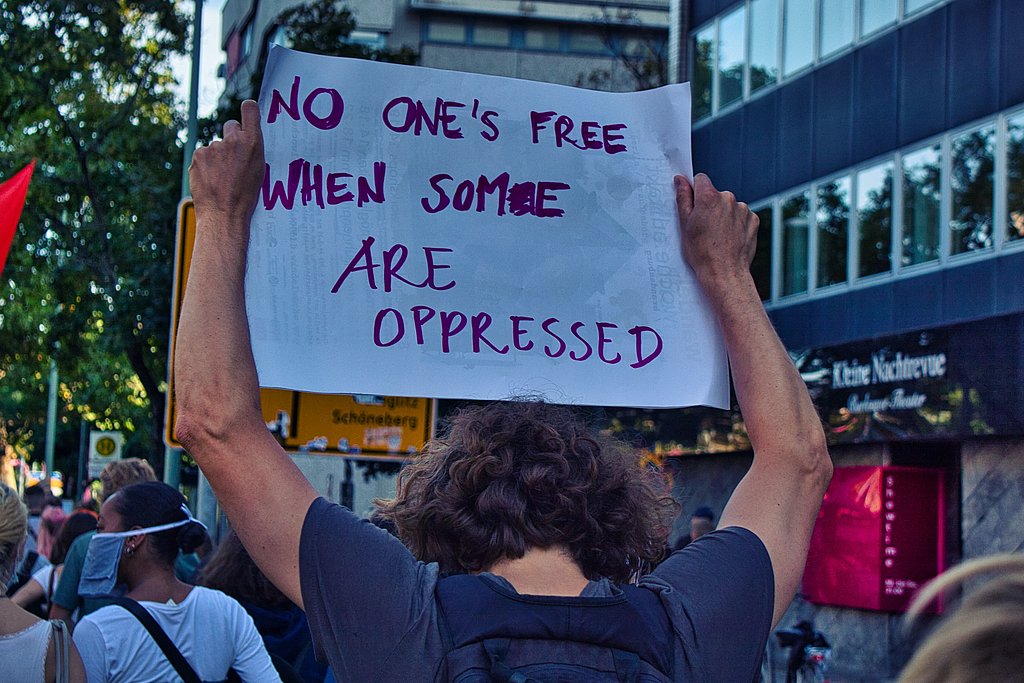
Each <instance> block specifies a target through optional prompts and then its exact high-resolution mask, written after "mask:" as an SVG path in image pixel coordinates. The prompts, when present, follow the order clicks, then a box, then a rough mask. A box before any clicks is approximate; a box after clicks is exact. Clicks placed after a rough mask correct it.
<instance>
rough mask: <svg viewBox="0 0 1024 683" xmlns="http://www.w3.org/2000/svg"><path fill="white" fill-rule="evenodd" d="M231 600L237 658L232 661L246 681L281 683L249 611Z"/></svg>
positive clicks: (250, 682) (233, 666)
mask: <svg viewBox="0 0 1024 683" xmlns="http://www.w3.org/2000/svg"><path fill="white" fill-rule="evenodd" d="M228 599H229V600H231V607H230V609H231V612H232V621H233V622H234V632H235V635H234V642H235V659H234V661H233V662H232V663H231V668H233V669H234V670H235V671H236V672H238V675H239V676H241V678H242V680H243V681H246V683H281V676H280V675H279V674H278V673H277V669H275V668H274V664H273V662H271V661H270V654H269V653H268V652H267V648H266V646H265V645H264V644H263V638H261V637H260V634H259V632H258V631H257V630H256V625H255V624H254V623H253V620H252V617H251V616H249V613H248V612H246V611H245V609H244V608H243V607H242V606H241V605H240V604H238V603H237V602H236V601H234V600H232V599H230V598H228Z"/></svg>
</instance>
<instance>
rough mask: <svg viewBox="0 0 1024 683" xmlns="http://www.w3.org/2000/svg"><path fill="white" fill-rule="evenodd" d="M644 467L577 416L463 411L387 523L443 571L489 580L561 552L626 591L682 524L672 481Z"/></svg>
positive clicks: (411, 476)
mask: <svg viewBox="0 0 1024 683" xmlns="http://www.w3.org/2000/svg"><path fill="white" fill-rule="evenodd" d="M639 456H640V453H639V452H638V451H637V450H636V449H634V448H632V447H631V446H629V445H628V444H625V443H623V442H621V441H618V440H614V439H611V438H609V437H604V436H601V435H598V434H596V433H595V432H594V431H593V430H590V429H588V428H587V426H586V424H585V423H584V422H583V421H582V420H581V419H580V417H578V416H577V414H576V413H575V412H574V411H573V410H571V409H569V408H567V407H563V406H555V405H551V404H547V403H543V402H537V401H528V402H503V403H492V404H489V405H486V406H482V407H473V408H465V409H462V410H460V411H459V412H457V413H456V414H454V415H453V416H452V417H451V418H450V419H449V423H448V428H447V433H446V434H445V435H444V436H442V437H439V438H437V439H435V440H433V441H432V442H431V443H429V444H428V445H427V447H426V450H425V451H424V452H423V454H422V455H421V456H420V457H419V458H417V459H416V460H414V461H413V462H412V463H411V464H410V465H408V466H406V467H405V468H404V469H403V470H402V472H401V474H400V476H399V484H398V493H397V495H396V497H395V498H394V499H393V500H379V501H377V505H378V508H379V509H378V515H379V516H380V517H382V518H383V519H385V520H390V521H391V522H393V523H394V525H395V527H396V528H397V533H398V536H399V538H401V539H402V541H403V542H404V543H405V544H406V545H407V546H408V547H409V549H410V550H411V551H412V552H413V554H414V555H416V557H418V558H419V559H421V560H423V561H425V562H437V563H438V564H439V565H440V567H441V570H442V571H444V572H449V573H472V572H479V571H486V570H488V569H489V568H490V567H492V566H493V565H494V564H495V563H496V562H498V561H499V560H502V559H517V558H520V557H522V556H523V555H524V554H525V553H526V551H527V550H529V549H531V548H551V547H558V546H560V547H563V548H565V549H566V551H567V552H568V553H569V554H570V556H571V557H572V558H573V560H574V561H575V562H576V564H577V565H579V567H580V569H581V570H582V571H583V574H584V575H585V576H586V577H587V578H589V579H596V578H598V577H602V576H603V577H608V578H610V579H612V580H614V581H626V580H628V579H629V578H630V576H631V575H632V574H634V573H635V572H636V570H637V568H638V566H640V565H641V563H643V562H656V561H657V560H658V559H660V557H661V555H662V553H663V550H664V547H665V541H666V537H667V534H668V529H669V527H670V526H671V523H672V519H673V518H674V517H675V515H676V513H677V507H676V503H675V501H674V500H673V499H672V497H671V495H670V493H669V491H668V487H667V486H666V483H665V480H664V479H663V478H662V477H661V475H660V474H659V473H658V472H655V471H652V470H649V469H646V468H644V467H642V466H641V465H640V463H639Z"/></svg>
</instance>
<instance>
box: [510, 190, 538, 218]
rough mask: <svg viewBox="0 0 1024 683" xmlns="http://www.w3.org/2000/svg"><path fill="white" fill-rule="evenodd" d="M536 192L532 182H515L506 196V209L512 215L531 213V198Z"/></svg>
mask: <svg viewBox="0 0 1024 683" xmlns="http://www.w3.org/2000/svg"><path fill="white" fill-rule="evenodd" d="M536 192H537V186H536V184H534V183H530V182H526V183H516V184H515V185H513V186H512V191H511V192H509V196H508V210H509V212H510V213H511V214H512V215H513V216H525V215H526V214H528V213H533V212H534V211H533V208H534V207H533V199H534V195H535V194H536Z"/></svg>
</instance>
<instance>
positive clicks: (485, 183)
mask: <svg viewBox="0 0 1024 683" xmlns="http://www.w3.org/2000/svg"><path fill="white" fill-rule="evenodd" d="M508 178H509V176H508V171H505V172H504V173H502V174H501V175H499V176H498V177H497V178H495V179H494V180H488V179H487V176H485V175H481V176H480V178H478V179H477V181H476V210H477V213H482V212H483V211H484V210H486V208H487V196H488V195H491V194H493V193H494V192H495V191H497V192H498V215H499V216H504V215H505V196H506V195H507V194H508Z"/></svg>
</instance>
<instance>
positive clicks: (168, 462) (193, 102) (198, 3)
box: [164, 0, 203, 488]
mask: <svg viewBox="0 0 1024 683" xmlns="http://www.w3.org/2000/svg"><path fill="white" fill-rule="evenodd" d="M202 43H203V0H195V12H194V14H193V16H192V74H191V80H190V82H189V89H188V137H187V138H186V139H185V154H184V158H183V159H182V164H181V198H182V199H185V198H186V197H188V196H189V195H190V194H191V189H190V188H189V184H188V167H189V166H190V165H191V164H192V152H193V150H195V148H196V137H197V136H198V133H199V53H200V47H201V46H202ZM172 342H173V340H172ZM171 400H172V397H171V396H168V397H167V401H168V402H169V401H171ZM164 483H165V484H167V485H168V486H173V487H174V488H178V487H179V486H180V485H181V456H180V455H179V453H178V449H176V448H171V447H170V446H164Z"/></svg>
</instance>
